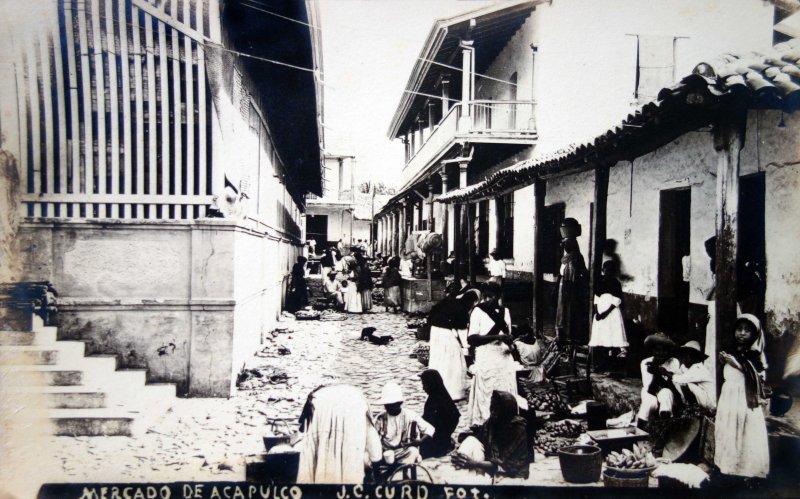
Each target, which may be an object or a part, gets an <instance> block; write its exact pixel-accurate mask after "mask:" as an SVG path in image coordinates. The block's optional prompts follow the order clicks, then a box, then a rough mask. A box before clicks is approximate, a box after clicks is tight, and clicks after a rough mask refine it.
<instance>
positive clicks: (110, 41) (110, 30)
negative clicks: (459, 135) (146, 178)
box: [103, 0, 128, 218]
mask: <svg viewBox="0 0 800 499" xmlns="http://www.w3.org/2000/svg"><path fill="white" fill-rule="evenodd" d="M104 17H105V21H106V46H105V47H103V48H104V49H105V50H106V57H107V58H108V90H109V96H110V99H109V100H110V102H111V115H110V119H111V185H110V186H109V187H110V188H109V189H108V192H110V193H111V194H118V193H119V192H120V190H119V177H120V163H119V158H120V148H119V145H120V140H119V117H120V109H119V92H120V90H121V89H120V88H119V87H117V71H118V70H119V69H118V68H117V49H116V42H115V39H116V37H117V35H116V33H115V30H114V20H115V18H116V16H115V15H114V9H113V5H112V2H111V0H105V16H104ZM123 20H124V18H123ZM119 32H120V36H121V35H122V32H123V30H122V29H120V30H119ZM127 83H128V82H127V80H125V81H124V84H127ZM105 151H106V148H105V147H104V148H103V154H105ZM117 210H119V211H118V212H117V216H119V217H120V218H122V217H124V215H125V207H124V206H122V205H120V206H118V207H117ZM112 215H114V213H112Z"/></svg>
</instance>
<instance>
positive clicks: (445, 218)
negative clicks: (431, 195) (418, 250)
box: [439, 168, 450, 259]
mask: <svg viewBox="0 0 800 499" xmlns="http://www.w3.org/2000/svg"><path fill="white" fill-rule="evenodd" d="M439 176H440V177H442V194H444V193H446V192H447V171H446V170H445V169H444V168H442V170H441V171H440V173H439ZM449 218H450V209H449V206H448V205H447V204H442V248H443V249H442V253H443V255H442V259H445V258H447V253H448V251H449V249H450V244H449V238H448V237H447V233H448V231H449V224H450V220H449Z"/></svg>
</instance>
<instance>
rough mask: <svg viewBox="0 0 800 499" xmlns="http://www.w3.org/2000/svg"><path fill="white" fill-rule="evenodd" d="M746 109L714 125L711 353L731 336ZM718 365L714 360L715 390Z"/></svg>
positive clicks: (728, 114) (734, 300) (733, 317)
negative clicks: (714, 247) (713, 327)
mask: <svg viewBox="0 0 800 499" xmlns="http://www.w3.org/2000/svg"><path fill="white" fill-rule="evenodd" d="M746 118H747V111H746V110H735V111H731V112H729V113H725V115H724V116H723V117H722V118H721V120H720V122H719V123H718V124H717V126H716V127H715V135H714V148H715V149H716V150H717V250H716V251H717V262H716V291H715V308H716V345H715V349H714V354H715V357H716V353H717V352H718V351H719V347H720V346H721V345H723V344H724V341H725V340H726V339H727V338H730V337H731V336H732V335H733V324H734V322H736V257H737V247H736V242H737V237H738V228H739V220H738V212H739V170H740V165H739V157H740V153H741V150H742V148H743V147H744V133H745V126H746ZM722 367H723V366H722V365H721V364H720V363H717V389H718V391H719V387H720V386H721V383H720V382H719V381H720V380H721V374H722Z"/></svg>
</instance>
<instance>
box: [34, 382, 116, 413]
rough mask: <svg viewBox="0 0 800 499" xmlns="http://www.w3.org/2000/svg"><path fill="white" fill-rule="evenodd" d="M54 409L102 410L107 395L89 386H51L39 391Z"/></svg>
mask: <svg viewBox="0 0 800 499" xmlns="http://www.w3.org/2000/svg"><path fill="white" fill-rule="evenodd" d="M39 391H40V393H44V394H45V396H46V398H47V403H48V407H50V408H53V409H100V408H103V407H105V406H106V405H105V404H106V397H107V395H106V393H104V392H102V391H100V390H98V389H92V388H91V387H88V386H50V387H45V388H42V389H40V390H39Z"/></svg>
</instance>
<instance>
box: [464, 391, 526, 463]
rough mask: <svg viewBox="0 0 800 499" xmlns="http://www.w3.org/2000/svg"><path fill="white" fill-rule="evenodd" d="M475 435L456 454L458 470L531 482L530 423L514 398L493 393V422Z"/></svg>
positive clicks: (501, 393) (490, 421)
mask: <svg viewBox="0 0 800 499" xmlns="http://www.w3.org/2000/svg"><path fill="white" fill-rule="evenodd" d="M474 433H475V434H474V436H469V437H467V438H466V439H464V441H463V442H462V443H461V445H460V446H459V447H458V450H456V452H455V454H453V464H454V465H455V466H456V467H458V468H468V469H473V470H477V471H482V472H485V473H489V474H496V473H497V472H502V473H503V474H504V475H506V476H509V477H515V478H528V465H529V453H528V447H527V446H528V438H527V422H526V421H525V419H524V418H522V417H521V416H519V415H518V408H517V400H516V398H515V397H514V396H513V395H511V394H510V393H507V392H499V391H496V390H495V391H494V392H492V399H491V406H490V414H489V419H488V420H487V421H486V422H485V423H484V424H483V425H481V426H478V427H476V428H475V430H474Z"/></svg>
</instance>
